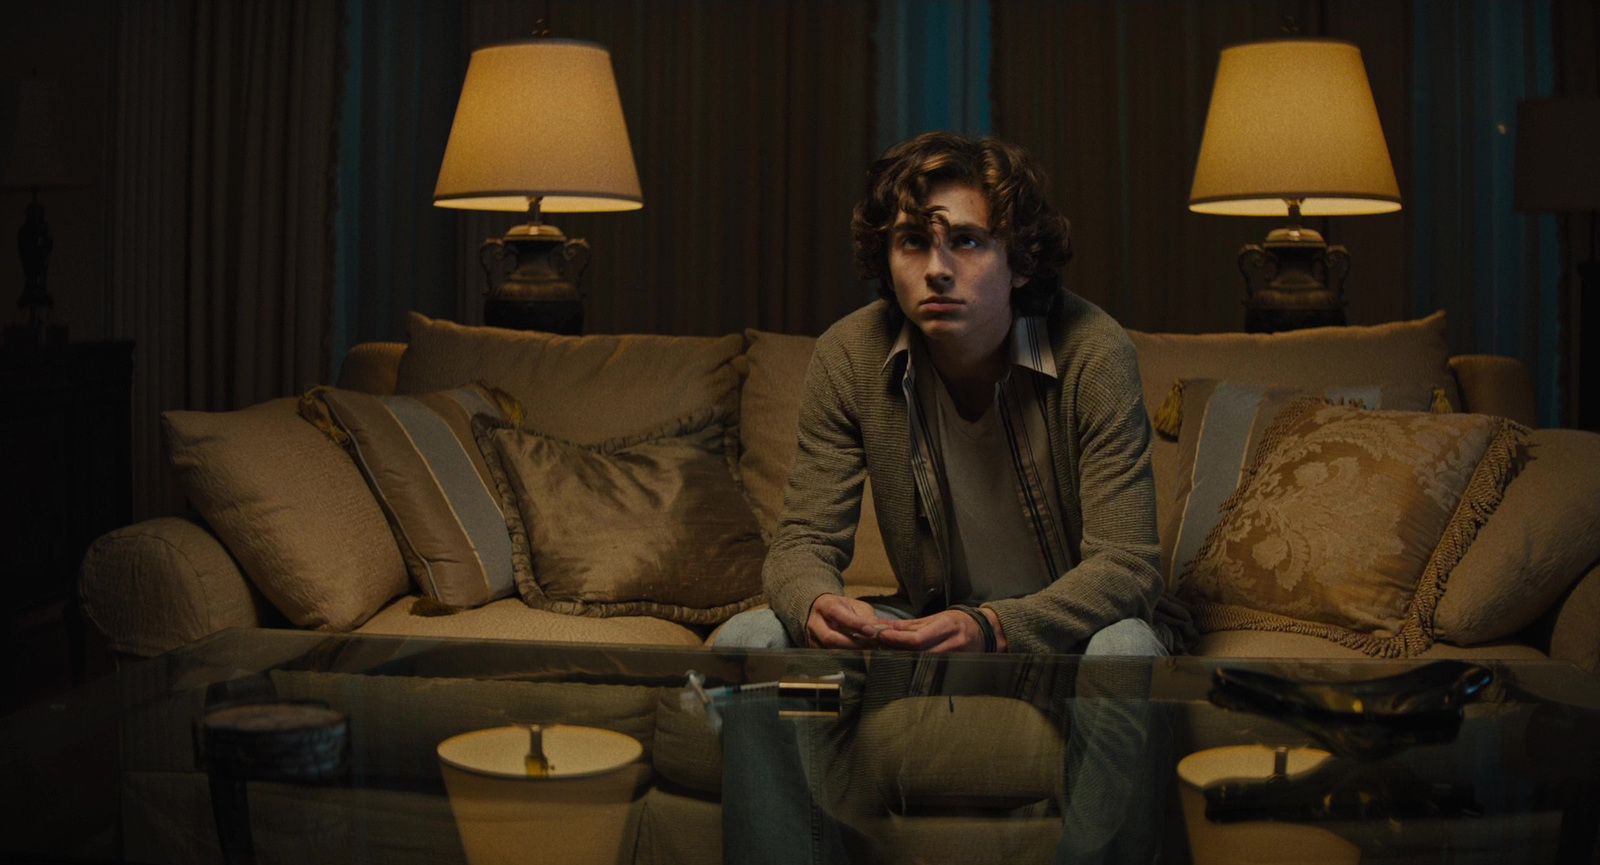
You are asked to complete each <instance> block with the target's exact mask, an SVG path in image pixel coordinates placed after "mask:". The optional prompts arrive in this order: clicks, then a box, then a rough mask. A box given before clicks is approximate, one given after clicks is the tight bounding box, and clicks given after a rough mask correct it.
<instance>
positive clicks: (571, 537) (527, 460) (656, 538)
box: [474, 407, 767, 625]
mask: <svg viewBox="0 0 1600 865" xmlns="http://www.w3.org/2000/svg"><path fill="white" fill-rule="evenodd" d="M731 414H732V413H731V411H729V410H727V409H724V408H718V407H713V408H709V409H703V410H701V411H699V412H695V413H694V414H691V415H688V416H686V417H684V418H682V419H680V420H678V421H676V422H674V423H672V424H670V425H668V426H666V427H663V428H661V429H657V430H653V431H651V432H649V433H646V434H643V435H639V436H630V437H627V438H621V439H613V440H610V441H606V442H601V443H599V444H596V445H591V446H582V445H575V444H572V443H570V442H566V441H563V440H561V439H559V438H555V437H553V436H548V435H544V434H541V433H537V432H531V431H528V430H521V429H516V428H513V427H510V426H509V425H508V424H505V423H504V422H496V421H493V420H490V419H489V418H486V417H479V418H477V419H476V420H475V421H474V430H475V432H476V433H477V435H478V442H479V447H480V449H481V450H482V451H483V454H484V456H485V458H486V459H487V461H488V463H489V468H490V473H491V474H492V475H493V476H494V477H495V480H496V484H497V486H498V488H499V490H500V493H501V496H502V498H503V499H504V501H505V510H506V517H507V521H508V523H509V527H510V531H511V537H512V542H513V544H514V552H513V562H514V564H515V567H516V575H517V587H518V589H519V590H520V592H521V594H522V599H523V600H524V601H526V602H527V603H528V605H529V606H532V607H535V608H538V609H543V610H551V611H554V612H560V613H569V614H572V615H580V616H639V615H651V616H659V617H662V618H666V619H671V620H672V621H675V622H681V623H684V624H701V625H711V624H717V623H719V622H721V621H723V620H725V619H727V618H728V617H729V616H732V615H733V614H734V613H737V612H740V611H741V610H745V609H749V608H750V607H752V606H755V605H756V604H758V603H760V602H761V601H762V597H761V564H762V561H763V560H764V559H765V558H766V552H767V548H766V544H765V543H764V542H763V541H762V539H761V529H760V527H759V526H758V525H757V524H756V518H755V514H754V513H753V512H752V511H751V509H750V505H749V502H748V500H747V499H746V497H745V495H744V491H743V489H742V488H741V487H740V485H739V481H738V477H737V475H736V472H735V466H734V452H735V448H736V447H737V433H736V431H735V429H734V427H733V425H732V417H731Z"/></svg>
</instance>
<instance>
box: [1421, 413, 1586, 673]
mask: <svg viewBox="0 0 1600 865" xmlns="http://www.w3.org/2000/svg"><path fill="white" fill-rule="evenodd" d="M1527 453H1528V459H1527V462H1526V464H1524V465H1523V467H1522V471H1521V472H1519V473H1518V474H1517V478H1516V480H1514V481H1512V482H1511V485H1510V486H1509V487H1506V494H1505V497H1504V498H1503V499H1502V500H1501V502H1500V507H1499V509H1498V510H1496V511H1495V512H1494V519H1491V520H1489V522H1488V523H1486V524H1485V525H1484V527H1483V529H1482V530H1481V531H1479V532H1478V539H1477V540H1476V541H1473V543H1472V548H1471V549H1469V550H1467V554H1466V556H1465V557H1464V558H1462V560H1461V563H1460V564H1458V565H1456V568H1455V570H1454V571H1452V572H1451V573H1450V591H1448V592H1446V593H1445V595H1444V598H1443V599H1441V600H1440V601H1439V609H1438V610H1437V611H1436V612H1435V613H1434V635H1435V636H1436V637H1437V638H1438V639H1440V640H1445V641H1447V642H1451V643H1455V644H1457V645H1462V646H1472V645H1477V644H1480V643H1488V642H1492V641H1494V640H1498V639H1501V638H1503V637H1508V636H1511V635H1512V634H1515V633H1517V632H1518V631H1520V630H1522V629H1523V628H1525V627H1527V626H1528V625H1531V624H1533V622H1534V620H1535V619H1537V618H1538V617H1539V616H1540V615H1541V614H1542V613H1544V612H1545V611H1546V610H1548V609H1550V605H1551V604H1553V603H1555V601H1556V599H1557V598H1559V597H1560V596H1561V594H1562V593H1563V592H1565V591H1566V590H1567V588H1568V587H1569V586H1571V585H1572V584H1573V582H1574V581H1576V580H1577V579H1578V578H1579V577H1581V576H1583V575H1584V573H1585V572H1586V571H1588V570H1589V568H1590V567H1592V566H1593V565H1594V564H1595V562H1596V561H1600V435H1596V434H1595V433H1592V432H1585V431H1583V430H1570V429H1541V430H1534V431H1533V432H1531V433H1529V434H1528V447H1527Z"/></svg>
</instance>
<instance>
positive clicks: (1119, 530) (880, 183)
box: [717, 133, 1192, 655]
mask: <svg viewBox="0 0 1600 865" xmlns="http://www.w3.org/2000/svg"><path fill="white" fill-rule="evenodd" d="M1044 186H1045V183H1044V177H1043V174H1042V172H1041V171H1040V170H1039V168H1038V167H1037V165H1036V164H1035V163H1034V162H1033V160H1032V158H1031V157H1030V156H1029V155H1028V154H1027V153H1026V152H1024V151H1022V150H1021V149H1020V148H1017V147H1014V146H1012V145H1009V144H1006V143H1004V142H1001V141H997V140H994V139H990V138H984V139H981V140H971V139H967V138H964V137H961V136H958V135H952V134H949V133H928V134H925V135H921V136H918V137H917V138H914V139H911V140H910V141H907V142H904V143H902V144H900V145H897V146H895V147H894V148H892V149H890V150H889V152H888V153H886V154H885V155H884V156H883V158H882V159H880V160H878V162H877V163H875V164H874V165H873V167H872V169H871V171H870V173H869V176H868V186H867V196H866V198H865V200H863V201H862V202H861V203H860V204H858V205H857V206H856V210H855V216H854V219H853V221H852V230H853V232H854V235H855V251H856V262H857V265H858V268H859V269H860V270H861V272H862V273H863V275H864V276H867V277H869V278H873V279H876V280H878V281H879V291H880V294H882V295H883V299H882V300H880V301H877V302H875V303H872V304H870V305H868V306H866V307H864V308H862V309H860V310H858V311H856V312H855V313H852V314H851V315H849V316H846V317H845V318H844V319H842V320H841V321H839V322H838V323H837V324H835V325H834V326H833V327H831V328H829V330H828V331H827V332H826V333H825V334H823V336H822V337H821V338H820V339H819V340H818V343H817V348H816V353H815V355H814V356H813V358H812V361H811V366H810V369H809V371H808V372H807V376H806V390H805V395H804V397H803V401H802V404H801V410H800V424H799V447H798V451H797V453H796V456H795V462H794V465H793V467H792V468H791V470H790V474H789V485H788V489H787V492H786V494H785V500H784V509H785V514H784V517H783V519H782V520H781V522H780V523H779V527H778V531H777V536H776V538H775V539H774V542H773V545H772V548H771V550H770V551H769V553H768V556H767V560H766V565H765V568H764V572H763V579H764V583H765V587H766V591H767V596H768V599H769V601H770V603H771V608H770V610H759V611H753V612H750V613H745V614H741V615H740V616H737V617H735V618H734V619H733V620H731V621H729V622H728V623H727V624H726V625H724V627H723V629H722V631H721V633H720V634H719V636H718V639H717V642H718V643H719V644H721V645H729V644H732V645H747V646H781V645H799V646H813V647H823V648H867V647H881V648H890V649H907V650H923V651H935V652H944V651H1007V650H1009V651H1027V652H1088V653H1094V654H1100V653H1108V654H1137V655H1152V654H1162V653H1167V652H1173V651H1181V650H1182V649H1183V648H1185V643H1186V639H1187V636H1188V635H1191V634H1192V630H1191V629H1189V628H1188V627H1187V616H1186V615H1185V614H1184V612H1183V609H1182V608H1181V607H1180V606H1178V605H1176V604H1175V602H1172V601H1171V600H1169V599H1167V598H1166V596H1165V595H1164V593H1163V590H1162V581H1161V577H1160V571H1159V567H1158V557H1159V541H1158V539H1157V536H1156V528H1155V488H1154V482H1153V480H1152V476H1151V469H1150V452H1149V451H1150V424H1149V420H1148V419H1147V418H1146V416H1145V412H1144V406H1143V404H1142V402H1141V399H1140V394H1141V390H1140V385H1139V372H1138V365H1137V359H1136V357H1135V355H1134V351H1133V347H1132V344H1131V343H1130V342H1129V340H1128V338H1127V335H1126V334H1125V333H1124V332H1123V331H1122V329H1121V327H1119V326H1118V325H1117V323H1116V322H1115V321H1114V320H1112V319H1111V318H1110V316H1108V315H1106V314H1105V313H1104V312H1102V311H1101V310H1100V309H1098V308H1097V307H1095V306H1094V305H1093V304H1091V303H1089V302H1087V301H1085V300H1083V299H1082V298H1079V297H1078V296H1076V295H1074V294H1072V293H1070V292H1068V291H1066V290H1065V289H1064V288H1063V287H1062V284H1061V270H1062V268H1063V267H1064V266H1065V265H1066V263H1067V261H1068V260H1069V259H1070V257H1071V247H1070V242H1069V224H1068V222H1067V220H1066V219H1065V218H1063V217H1062V216H1060V215H1059V214H1057V213H1056V212H1055V211H1054V210H1053V209H1052V208H1051V207H1050V205H1049V203H1048V202H1047V201H1046V198H1045V192H1044ZM869 476H870V477H871V478H872V482H873V489H874V491H875V494H876V500H877V514H876V516H877V519H878V522H879V526H880V527H881V529H882V531H883V537H884V542H885V545H886V547H887V550H888V553H889V558H890V562H891V564H892V565H893V567H894V570H895V573H896V575H897V577H898V578H899V581H900V590H899V592H897V593H896V594H895V595H894V596H893V597H889V598H880V599H872V601H870V602H869V601H867V600H858V599H852V598H849V597H847V596H846V595H845V594H844V592H843V583H842V580H841V578H840V573H841V571H842V570H843V569H844V567H845V565H846V564H847V563H848V562H849V560H850V557H851V554H852V551H853V534H854V530H855V526H856V523H857V521H858V518H859V516H860V508H861V489H862V483H863V481H864V479H865V478H867V477H869Z"/></svg>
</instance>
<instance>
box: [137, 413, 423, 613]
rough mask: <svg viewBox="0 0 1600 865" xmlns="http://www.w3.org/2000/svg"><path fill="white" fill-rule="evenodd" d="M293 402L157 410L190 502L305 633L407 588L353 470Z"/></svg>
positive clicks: (396, 553)
mask: <svg viewBox="0 0 1600 865" xmlns="http://www.w3.org/2000/svg"><path fill="white" fill-rule="evenodd" d="M296 403H297V400H295V399H294V398H292V397H286V398H284V399H277V400H272V401H270V402H265V403H261V404H259V405H254V406H251V407H249V408H246V409H241V410H239V411H232V412H197V411H169V412H163V413H162V415H161V424H162V428H163V430H164V431H165V435H166V444H167V454H168V456H169V458H170V459H171V461H172V465H173V467H174V468H175V469H176V470H177V475H178V481H179V483H180V484H181V485H182V487H183V491H184V493H185V494H186V495H188V497H189V500H190V501H191V502H193V503H194V506H195V508H196V509H197V510H199V511H200V514H201V515H202V516H203V517H205V520H206V522H207V523H208V524H209V525H210V526H211V528H212V529H213V530H214V531H215V532H216V534H217V537H219V538H221V539H222V541H223V543H224V544H226V545H227V547H228V550H229V552H231V553H233V556H234V558H236V559H237V560H238V561H239V566H240V568H241V569H242V570H243V571H244V572H245V575H246V576H248V577H249V578H250V581H251V582H252V583H254V584H255V586H256V588H258V589H260V590H261V594H262V595H263V596H265V597H266V599H267V600H268V601H270V602H272V605H273V606H275V607H277V608H278V610H279V611H280V612H282V613H283V614H284V615H285V616H287V617H288V618H289V620H290V621H291V622H294V623H295V624H296V625H299V626H300V627H303V628H321V629H326V630H338V631H344V630H350V629H351V628H354V627H355V626H357V625H359V624H361V623H362V622H364V621H366V620H367V618H368V617H369V616H371V615H372V614H373V613H375V612H377V611H378V609H379V608H380V607H382V606H383V604H384V603H385V602H386V601H388V600H389V599H390V598H393V597H395V596H397V595H400V594H403V593H404V592H405V591H406V584H407V580H406V568H405V563H404V562H402V561H401V559H400V550H399V548H398V547H396V545H395V542H394V536H393V535H391V534H390V533H389V527H388V524H387V523H386V522H385V521H384V517H383V511H382V510H381V509H379V507H378V503H377V502H376V501H374V500H373V498H372V493H371V492H370V491H368V489H367V484H366V482H365V481H364V480H362V478H361V473H360V472H359V471H357V470H356V467H355V464H354V463H352V462H351V461H350V458H349V457H348V456H346V455H345V453H344V451H343V450H341V449H340V448H339V446H338V445H336V444H334V443H333V442H332V441H330V440H328V438H327V437H326V436H324V435H323V434H322V433H321V432H318V431H317V429H316V427H314V426H312V425H311V424H308V423H306V422H305V421H304V420H302V419H301V418H300V416H299V414H298V412H297V410H296Z"/></svg>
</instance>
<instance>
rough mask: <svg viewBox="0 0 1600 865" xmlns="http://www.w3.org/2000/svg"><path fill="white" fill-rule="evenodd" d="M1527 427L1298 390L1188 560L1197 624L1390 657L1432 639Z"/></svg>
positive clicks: (1185, 580) (1187, 593)
mask: <svg viewBox="0 0 1600 865" xmlns="http://www.w3.org/2000/svg"><path fill="white" fill-rule="evenodd" d="M1525 433H1526V429H1525V428H1523V427H1522V426H1521V425H1519V424H1516V423H1514V422H1512V421H1508V420H1505V419H1503V418H1496V417H1490V416H1487V415H1471V414H1430V413H1422V412H1399V411H1375V410H1367V409H1358V408H1355V407H1352V406H1347V405H1334V404H1330V403H1329V402H1328V401H1327V400H1325V399H1321V398H1306V399H1302V400H1298V401H1296V402H1294V403H1293V404H1291V405H1290V406H1288V407H1286V408H1284V409H1283V410H1282V411H1281V412H1279V414H1278V417H1277V419H1276V420H1274V421H1273V422H1272V425H1271V426H1270V427H1269V428H1268V429H1267V430H1266V432H1265V433H1264V434H1263V436H1262V440H1261V444H1260V445H1259V447H1258V448H1257V450H1256V453H1255V454H1254V455H1253V456H1252V457H1251V459H1250V463H1249V466H1248V467H1247V468H1246V470H1245V474H1244V478H1243V480H1242V481H1241V483H1240V484H1239V488H1238V489H1237V490H1236V491H1235V492H1234V493H1233V495H1232V496H1230V497H1229V498H1228V500H1227V501H1226V502H1224V503H1223V506H1222V515H1221V519H1220V520H1219V522H1218V523H1217V525H1216V527H1215V528H1214V529H1212V531H1211V533H1210V534H1209V535H1208V536H1207V537H1206V540H1205V542H1204V543H1203V544H1201V547H1200V550H1199V552H1198V553H1197V554H1196V556H1195V559H1194V561H1192V562H1191V563H1189V565H1188V566H1187V567H1186V568H1185V569H1184V572H1183V575H1182V588H1181V590H1180V591H1181V593H1182V594H1183V596H1184V597H1185V598H1186V599H1187V600H1189V601H1190V602H1191V603H1192V604H1193V606H1194V613H1195V622H1196V624H1197V625H1198V626H1199V628H1200V630H1201V631H1203V632H1209V631H1222V630H1236V629H1254V630H1267V631H1288V632H1293V633H1300V634H1310V635H1313V636H1319V637H1323V638H1326V639H1330V640H1333V641H1335V642H1337V643H1340V644H1342V645H1345V646H1349V647H1351V648H1354V649H1358V650H1360V651H1363V652H1366V653H1367V654H1370V655H1374V656H1379V657H1402V656H1410V655H1414V654H1417V653H1419V652H1421V651H1423V650H1424V649H1426V648H1427V647H1428V646H1429V645H1431V644H1432V642H1433V639H1434V634H1433V615H1434V610H1435V608H1436V607H1437V605H1438V603H1439V598H1440V596H1441V594H1442V593H1443V592H1444V590H1445V583H1446V579H1447V578H1448V576H1449V574H1450V571H1451V569H1453V568H1454V567H1455V565H1456V563H1457V562H1459V561H1460V560H1461V558H1462V556H1464V555H1465V554H1466V551H1467V548H1468V546H1469V545H1470V544H1471V543H1472V541H1473V539H1474V538H1475V537H1476V536H1477V532H1478V529H1479V527H1480V526H1482V525H1483V523H1484V522H1485V521H1486V520H1487V519H1488V518H1489V515H1490V514H1492V513H1493V512H1494V510H1495V508H1496V507H1497V506H1498V505H1499V502H1500V499H1501V496H1502V495H1503V494H1504V491H1505V487H1506V484H1507V483H1509V482H1510V480H1511V478H1512V477H1513V475H1514V474H1515V473H1516V470H1517V467H1518V464H1519V461H1520V458H1521V448H1522V441H1523V436H1524V434H1525Z"/></svg>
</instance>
